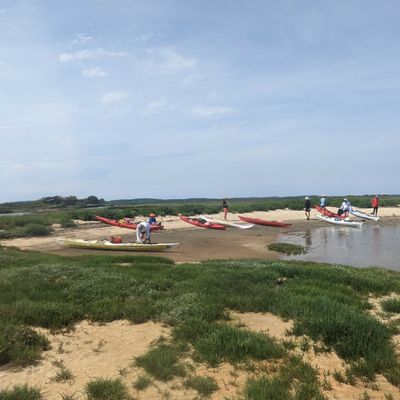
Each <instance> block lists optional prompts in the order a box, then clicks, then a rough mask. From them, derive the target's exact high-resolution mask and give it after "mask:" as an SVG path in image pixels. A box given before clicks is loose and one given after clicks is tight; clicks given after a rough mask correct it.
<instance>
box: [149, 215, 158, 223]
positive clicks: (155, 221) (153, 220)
mask: <svg viewBox="0 0 400 400" xmlns="http://www.w3.org/2000/svg"><path fill="white" fill-rule="evenodd" d="M149 217H150V218H149V219H148V221H147V222H148V223H149V224H150V225H153V224H156V223H157V220H156V214H154V213H151V214H149Z"/></svg>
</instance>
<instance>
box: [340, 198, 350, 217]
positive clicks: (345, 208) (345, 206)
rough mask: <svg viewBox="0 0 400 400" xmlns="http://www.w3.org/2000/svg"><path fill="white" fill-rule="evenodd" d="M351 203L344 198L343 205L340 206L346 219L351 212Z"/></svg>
mask: <svg viewBox="0 0 400 400" xmlns="http://www.w3.org/2000/svg"><path fill="white" fill-rule="evenodd" d="M351 208H352V207H351V203H350V201H349V200H348V199H346V198H344V199H343V203H342V205H341V206H340V210H342V214H344V217H345V218H348V216H349V212H350V211H351Z"/></svg>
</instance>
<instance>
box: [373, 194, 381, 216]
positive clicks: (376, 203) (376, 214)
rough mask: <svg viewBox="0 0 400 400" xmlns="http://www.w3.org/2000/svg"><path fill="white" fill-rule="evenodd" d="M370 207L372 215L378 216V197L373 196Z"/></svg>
mask: <svg viewBox="0 0 400 400" xmlns="http://www.w3.org/2000/svg"><path fill="white" fill-rule="evenodd" d="M371 206H372V208H373V210H372V213H371V214H372V215H374V216H375V217H377V216H378V208H379V195H378V194H377V195H375V197H374V198H373V199H372V200H371Z"/></svg>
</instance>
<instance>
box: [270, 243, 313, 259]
mask: <svg viewBox="0 0 400 400" xmlns="http://www.w3.org/2000/svg"><path fill="white" fill-rule="evenodd" d="M268 249H269V250H272V251H277V252H278V253H284V254H286V255H289V256H290V255H296V254H305V253H307V250H306V248H305V247H304V246H300V245H299V244H292V243H272V244H269V245H268Z"/></svg>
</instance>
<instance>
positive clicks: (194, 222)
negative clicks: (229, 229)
mask: <svg viewBox="0 0 400 400" xmlns="http://www.w3.org/2000/svg"><path fill="white" fill-rule="evenodd" d="M179 218H180V219H181V220H182V221H185V222H187V223H188V224H191V225H194V226H198V227H200V228H207V229H218V230H224V229H226V227H225V226H223V225H220V224H212V223H209V224H204V223H202V222H200V221H197V220H195V219H193V218H189V217H186V216H185V215H179Z"/></svg>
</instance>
